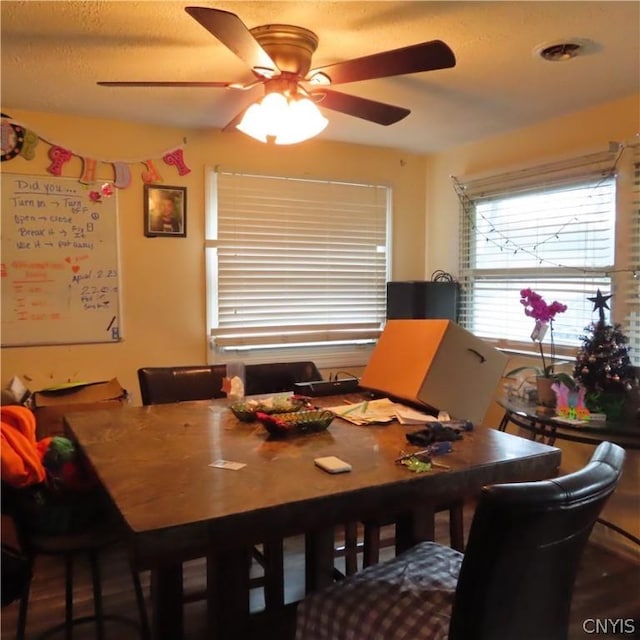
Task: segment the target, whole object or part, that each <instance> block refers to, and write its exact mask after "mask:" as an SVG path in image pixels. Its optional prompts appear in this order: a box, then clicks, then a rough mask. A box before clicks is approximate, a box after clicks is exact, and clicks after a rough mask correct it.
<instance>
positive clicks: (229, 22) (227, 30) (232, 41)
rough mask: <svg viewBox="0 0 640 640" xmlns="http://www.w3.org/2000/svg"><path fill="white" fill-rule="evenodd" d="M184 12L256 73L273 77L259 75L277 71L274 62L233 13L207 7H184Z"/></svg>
mask: <svg viewBox="0 0 640 640" xmlns="http://www.w3.org/2000/svg"><path fill="white" fill-rule="evenodd" d="M185 11H186V12H187V13H188V14H189V15H190V16H191V17H192V18H194V19H195V20H197V21H198V22H199V23H200V24H201V25H202V26H203V27H204V28H205V29H206V30H207V31H209V32H210V33H212V34H213V35H214V36H215V37H216V38H218V40H220V42H222V44H224V45H225V46H226V47H228V48H229V49H231V51H233V53H235V54H236V55H237V56H238V58H240V59H241V60H243V61H244V62H246V63H247V64H248V65H249V67H250V68H251V69H252V70H254V71H255V72H256V73H259V74H260V75H273V73H268V74H261V73H260V70H261V69H264V70H265V71H271V72H274V71H278V67H277V65H276V64H275V62H274V61H273V60H272V59H271V57H270V56H269V54H268V53H267V52H266V51H265V50H264V49H263V48H262V47H261V46H260V43H259V42H258V41H257V40H256V39H255V38H254V37H253V35H252V34H251V32H250V31H249V29H247V27H246V26H245V24H244V22H242V20H240V18H238V16H237V15H236V14H235V13H230V12H229V11H222V10H221V9H210V8H207V7H185Z"/></svg>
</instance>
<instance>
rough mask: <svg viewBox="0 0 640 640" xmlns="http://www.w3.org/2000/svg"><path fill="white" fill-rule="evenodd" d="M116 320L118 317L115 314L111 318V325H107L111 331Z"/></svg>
mask: <svg viewBox="0 0 640 640" xmlns="http://www.w3.org/2000/svg"><path fill="white" fill-rule="evenodd" d="M115 321H116V317H115V316H113V318H111V322H110V323H109V326H108V327H107V331H109V330H110V329H111V327H112V326H113V323H114V322H115Z"/></svg>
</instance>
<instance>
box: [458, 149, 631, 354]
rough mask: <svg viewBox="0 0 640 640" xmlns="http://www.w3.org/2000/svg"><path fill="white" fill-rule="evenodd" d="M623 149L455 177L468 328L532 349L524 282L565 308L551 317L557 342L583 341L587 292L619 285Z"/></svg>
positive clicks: (589, 306) (463, 315)
mask: <svg viewBox="0 0 640 640" xmlns="http://www.w3.org/2000/svg"><path fill="white" fill-rule="evenodd" d="M618 157H619V154H616V153H614V152H606V153H600V154H592V155H589V156H586V157H582V158H577V159H572V160H569V161H564V162H559V163H553V164H548V165H545V166H541V167H535V168H532V169H528V170H524V171H519V172H514V173H510V174H503V175H499V176H492V177H489V178H486V179H482V180H474V181H466V182H464V181H457V180H456V181H455V182H454V186H455V188H456V191H457V193H458V195H459V198H460V202H461V225H460V228H461V238H460V240H461V253H460V260H461V264H460V283H461V290H462V304H461V320H460V321H461V323H462V324H463V325H464V326H465V327H467V328H468V329H469V330H470V331H472V332H473V333H475V334H476V335H479V336H482V337H485V338H489V339H492V340H493V341H494V342H495V343H496V344H497V345H498V346H503V347H511V348H516V349H518V348H519V349H525V350H526V349H531V342H530V340H529V335H530V333H531V330H532V323H531V319H530V318H528V317H527V316H525V315H524V312H523V307H522V305H520V303H519V300H520V295H519V292H520V290H521V289H524V288H531V289H534V290H535V291H536V292H537V293H539V294H540V295H542V297H543V298H544V299H545V300H546V301H547V302H548V303H550V302H552V301H553V300H558V301H559V302H561V303H563V304H566V305H567V307H568V309H567V311H566V312H565V313H563V314H560V315H558V316H557V317H556V320H555V321H554V330H555V331H554V339H555V341H556V344H557V345H559V346H562V345H564V346H566V347H575V346H577V345H578V344H579V338H580V335H581V334H582V333H583V330H584V327H585V326H586V325H588V324H589V323H590V322H591V321H592V319H593V317H592V311H593V303H592V302H590V301H589V300H588V298H589V297H593V296H594V295H595V293H596V290H597V289H598V288H599V289H601V290H602V292H603V293H605V294H608V293H609V292H610V291H611V290H612V286H613V283H612V279H611V276H612V272H613V271H614V270H615V268H616V255H615V226H616V179H615V176H614V168H615V163H616V161H617V159H618ZM560 351H561V350H560ZM567 353H568V352H567Z"/></svg>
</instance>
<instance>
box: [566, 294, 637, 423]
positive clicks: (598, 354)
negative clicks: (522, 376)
mask: <svg viewBox="0 0 640 640" xmlns="http://www.w3.org/2000/svg"><path fill="white" fill-rule="evenodd" d="M609 298H611V296H610V295H609V296H603V295H602V293H601V292H600V289H598V292H597V294H596V296H595V297H593V298H588V300H590V301H591V302H593V310H594V311H598V312H599V318H598V321H597V322H592V323H591V324H590V325H589V326H588V327H585V332H586V334H585V335H583V336H581V340H582V346H581V347H580V349H579V350H578V354H577V356H576V364H575V367H574V370H573V377H574V379H575V380H577V381H578V382H579V383H580V384H581V385H582V386H583V387H584V388H585V389H586V391H587V393H586V404H587V408H588V409H589V410H590V411H592V412H596V413H605V414H607V417H612V418H615V417H619V416H620V415H621V414H622V409H623V405H624V402H625V398H626V394H627V393H628V392H629V391H630V390H631V388H632V386H633V379H634V370H633V367H632V365H631V360H630V358H629V348H628V346H627V344H628V342H629V339H628V338H627V337H626V336H625V335H624V334H623V333H622V330H621V326H620V325H619V324H615V325H611V324H607V322H606V321H605V317H604V310H605V309H609V305H608V304H607V300H609Z"/></svg>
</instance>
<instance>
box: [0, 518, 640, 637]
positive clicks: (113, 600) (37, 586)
mask: <svg viewBox="0 0 640 640" xmlns="http://www.w3.org/2000/svg"><path fill="white" fill-rule="evenodd" d="M465 520H466V523H468V522H469V521H470V514H469V515H468V516H467V517H466V519H465ZM446 531H447V523H446V519H445V514H442V516H440V515H439V516H438V525H437V529H436V538H437V539H438V540H439V541H441V542H445V543H446V541H447V538H446ZM285 546H286V557H287V561H286V586H287V601H288V602H290V603H293V602H295V601H296V600H298V599H300V598H301V597H302V594H303V585H304V574H303V562H304V559H303V554H302V544H301V539H300V538H294V539H291V540H288V541H287V543H286V545H285ZM203 568H204V567H203V563H202V562H201V561H194V562H192V563H189V564H188V566H187V569H186V588H187V589H192V588H195V587H198V586H203V584H204V581H203V577H204V571H203ZM256 570H257V569H256ZM103 574H104V575H103V584H104V594H105V595H104V599H105V602H104V608H105V613H111V614H119V615H125V616H127V617H129V618H130V619H132V620H136V616H137V614H136V607H135V600H134V597H133V590H132V587H131V580H130V577H129V574H128V571H127V565H126V558H125V555H124V553H123V552H122V551H121V550H114V551H113V552H111V554H110V556H109V557H108V558H107V559H106V560H105V562H103ZM76 579H77V583H78V585H79V586H78V591H77V594H76V602H77V604H76V607H77V609H76V612H77V613H78V614H80V615H88V614H90V613H91V588H90V582H89V579H88V576H87V574H86V571H84V568H83V567H79V569H78V575H77V578H76ZM142 580H143V587H144V588H145V592H146V593H148V574H147V573H143V574H142ZM262 606H263V602H262V596H261V593H260V592H259V590H256V591H255V592H252V610H254V611H256V612H257V611H259V610H260V609H261V608H262ZM289 609H290V610H289V614H288V615H287V616H285V617H284V619H282V620H278V621H277V622H276V623H275V624H272V625H271V626H268V625H266V624H265V621H263V620H260V619H259V618H257V623H256V627H257V629H256V632H255V633H252V634H251V637H250V638H247V640H253V638H256V640H287V639H288V638H292V635H291V634H292V629H293V620H294V618H293V615H291V614H292V613H294V610H293V607H290V608H289ZM16 616H17V603H13V604H11V605H9V606H8V607H6V608H5V609H3V610H2V625H1V626H2V636H1V640H10V639H13V638H14V637H15V624H16ZM63 617H64V609H63V573H62V567H61V566H60V564H59V563H56V562H53V561H52V560H50V559H43V561H42V562H39V564H38V566H37V567H36V575H35V577H34V580H33V584H32V596H31V602H30V606H29V615H28V621H27V638H26V640H35V638H37V637H38V636H39V635H40V634H41V633H42V631H43V630H45V629H47V628H48V627H50V626H52V625H54V624H56V623H57V622H60V621H62V620H63ZM590 619H599V620H605V619H610V620H611V619H613V620H617V619H633V620H634V621H635V622H634V623H633V624H634V628H635V632H634V633H628V634H626V635H622V634H620V635H616V634H611V633H602V632H601V633H599V634H597V633H588V632H587V631H588V630H589V628H588V629H587V631H585V630H583V622H584V621H585V620H590ZM185 627H186V628H185V636H186V639H185V640H215V639H213V638H210V637H207V635H206V633H205V612H204V607H203V604H202V603H199V602H195V603H191V604H188V605H186V606H185ZM267 627H268V628H269V629H270V630H268V629H267ZM50 637H51V638H53V639H54V640H55V638H62V637H63V634H61V633H60V634H56V635H54V636H50ZM137 638H138V635H137V632H136V630H135V629H133V628H131V627H129V626H126V625H122V624H121V623H116V622H110V623H108V625H107V640H136V639H137ZM569 638H570V640H586V639H587V638H596V639H598V640H600V639H603V638H617V639H622V640H630V639H631V638H640V561H634V560H633V559H632V558H630V557H629V556H622V555H619V554H616V553H613V552H611V551H609V550H606V549H604V548H602V547H599V546H597V545H595V544H589V546H588V548H587V550H586V552H585V555H584V558H583V562H582V568H581V570H580V573H579V576H578V580H577V584H576V588H575V591H574V598H573V605H572V615H571V628H570V635H569ZM94 639H95V631H94V628H93V626H92V625H87V624H85V625H80V626H78V627H77V628H76V630H75V631H74V640H94ZM416 640H418V639H416ZM541 640H544V639H541Z"/></svg>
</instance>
